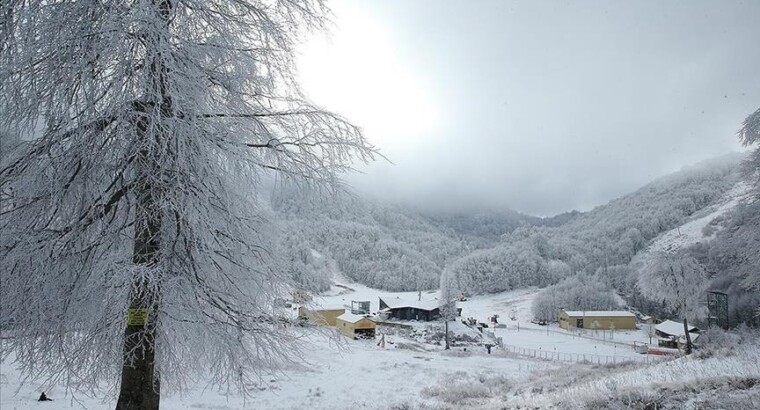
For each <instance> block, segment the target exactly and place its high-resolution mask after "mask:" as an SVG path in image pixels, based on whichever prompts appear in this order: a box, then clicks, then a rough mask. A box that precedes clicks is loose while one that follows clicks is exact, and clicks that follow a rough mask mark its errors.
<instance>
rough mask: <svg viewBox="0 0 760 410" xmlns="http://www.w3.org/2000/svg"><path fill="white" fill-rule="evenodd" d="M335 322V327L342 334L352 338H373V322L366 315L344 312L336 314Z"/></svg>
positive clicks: (374, 326) (374, 327)
mask: <svg viewBox="0 0 760 410" xmlns="http://www.w3.org/2000/svg"><path fill="white" fill-rule="evenodd" d="M335 322H336V324H335V327H337V328H338V330H340V333H341V334H342V335H343V336H346V337H350V338H352V339H374V338H375V329H376V325H375V322H374V321H373V320H372V319H370V318H368V317H366V316H362V315H355V314H353V313H348V312H346V313H344V314H342V315H340V316H338V317H337V318H336V319H335Z"/></svg>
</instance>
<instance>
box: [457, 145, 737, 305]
mask: <svg viewBox="0 0 760 410" xmlns="http://www.w3.org/2000/svg"><path fill="white" fill-rule="evenodd" d="M741 160H742V156H741V155H729V156H726V157H721V158H716V159H714V160H710V161H705V162H703V163H700V164H697V165H695V166H693V167H690V168H687V169H684V170H682V171H679V172H677V173H674V174H672V175H668V176H666V177H663V178H660V179H658V180H656V181H654V182H652V183H650V184H647V185H646V186H644V187H642V188H640V189H638V190H636V191H635V192H633V193H631V194H628V195H626V196H623V197H621V198H618V199H615V200H612V201H610V202H609V203H607V204H605V205H602V206H599V207H597V208H595V209H593V210H591V211H589V212H584V213H579V214H577V215H575V216H574V217H572V218H570V219H568V220H567V221H566V222H565V223H563V224H561V225H559V226H523V227H520V228H518V229H516V230H515V231H514V232H512V233H511V234H509V235H504V236H503V241H502V243H500V244H498V245H496V246H494V247H493V248H490V249H482V250H476V251H474V252H472V253H470V254H468V255H465V256H463V257H462V258H460V259H458V260H456V261H454V262H453V263H452V264H451V265H449V266H448V267H447V270H448V271H449V272H450V273H451V275H450V277H451V280H449V278H448V276H447V282H449V283H451V284H452V286H454V287H457V288H459V289H461V290H463V291H467V292H471V293H488V292H500V291H503V290H510V289H516V288H521V287H526V286H546V285H548V284H552V283H557V282H558V281H560V280H562V279H563V278H564V277H567V276H568V275H574V274H577V273H580V272H585V273H587V274H594V273H596V272H597V271H598V270H600V269H602V271H603V273H604V272H608V271H610V272H612V271H614V269H609V268H613V267H621V266H626V265H628V263H629V262H630V261H631V259H632V258H633V257H634V255H635V254H636V253H637V252H639V251H641V250H642V249H645V248H646V246H648V244H649V241H651V240H652V239H654V238H656V237H657V236H658V235H660V234H662V233H663V232H667V231H670V230H671V229H674V228H676V227H679V226H681V225H682V224H683V223H684V222H686V221H690V220H691V218H694V217H696V216H697V215H702V216H707V214H709V213H711V212H715V210H717V209H718V208H720V206H721V204H722V199H721V198H724V195H726V193H727V192H728V191H730V190H731V189H732V188H734V186H735V185H736V184H737V182H738V181H739V180H740V163H741ZM726 206H728V205H726ZM712 207H715V210H713V211H707V209H712ZM703 210H704V211H703ZM701 211H703V212H704V214H700V213H699V212H701ZM616 281H617V282H619V283H614V282H616ZM609 282H610V283H611V284H613V285H617V286H620V287H619V288H618V290H619V291H625V290H629V289H628V288H630V286H629V285H630V284H629V283H622V282H621V281H618V280H617V279H615V280H613V279H610V281H609Z"/></svg>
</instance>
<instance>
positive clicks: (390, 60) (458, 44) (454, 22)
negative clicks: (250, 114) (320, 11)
mask: <svg viewBox="0 0 760 410" xmlns="http://www.w3.org/2000/svg"><path fill="white" fill-rule="evenodd" d="M330 4H331V6H332V8H333V11H334V13H335V19H334V22H335V27H334V28H333V30H332V34H331V36H330V37H329V38H328V37H325V36H322V35H319V36H315V37H314V38H312V39H311V40H310V41H309V42H308V43H307V44H306V45H304V46H303V47H302V51H301V53H302V55H301V57H300V60H299V68H300V71H301V77H302V79H303V83H304V87H305V89H306V92H307V94H308V95H309V96H310V97H311V98H312V99H313V100H314V101H315V102H316V103H318V104H320V105H322V106H324V107H326V108H328V109H330V110H333V111H336V112H338V113H341V114H343V115H345V116H347V117H348V118H349V119H350V120H352V121H353V122H355V123H357V124H358V125H360V126H362V127H363V129H364V131H365V133H366V135H367V137H368V138H369V140H370V141H371V142H372V143H374V144H375V145H377V146H378V147H380V149H381V150H382V152H383V153H384V154H385V155H386V156H388V157H389V159H390V160H391V161H393V164H389V163H386V162H382V161H381V162H378V163H375V164H373V165H371V166H369V167H361V169H362V170H363V171H364V174H359V175H352V176H349V177H348V178H347V179H348V180H349V182H350V183H351V184H352V185H354V186H355V187H357V188H358V189H359V190H360V191H364V192H368V193H371V194H372V195H374V196H375V197H378V198H381V199H384V200H387V201H390V202H399V203H406V204H412V205H416V206H421V207H429V208H431V209H444V210H467V209H499V208H511V209H514V210H518V211H521V212H525V213H529V214H533V215H551V214H556V213H559V212H563V211H568V210H571V209H578V210H588V209H590V208H593V207H594V206H596V205H600V204H603V203H605V202H607V201H609V200H610V199H612V198H616V197H619V196H621V195H624V194H626V193H628V192H630V191H632V190H634V189H636V188H638V187H640V186H641V185H644V184H646V183H647V182H649V181H651V180H652V179H654V178H657V177H659V176H662V175H665V174H668V173H670V172H673V171H676V170H678V169H680V168H682V167H683V166H686V165H689V164H693V163H695V162H698V161H700V160H702V159H706V158H711V157H715V156H718V155H722V154H725V153H727V152H730V151H736V150H739V149H741V147H740V145H739V144H738V141H737V139H736V135H735V133H736V130H737V128H738V127H739V124H740V123H741V121H742V120H743V119H744V118H745V117H746V116H747V115H748V114H750V113H751V112H753V111H754V110H756V109H757V108H758V107H760V78H759V77H760V44H759V43H760V1H755V0H746V1H743V2H740V1H736V2H733V1H725V0H721V1H717V0H716V1H710V2H703V1H692V0H690V1H665V2H663V1H614V2H613V1H588V2H584V1H540V2H537V1H506V0H491V1H486V0H482V1H475V0H458V1H453V0H451V1H448V0H447V1H444V0H426V1H423V0H414V1H411V0H338V1H332V2H330Z"/></svg>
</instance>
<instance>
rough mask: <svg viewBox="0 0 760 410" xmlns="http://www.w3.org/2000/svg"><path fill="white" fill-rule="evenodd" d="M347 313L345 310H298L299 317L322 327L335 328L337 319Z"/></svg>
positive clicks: (302, 308)
mask: <svg viewBox="0 0 760 410" xmlns="http://www.w3.org/2000/svg"><path fill="white" fill-rule="evenodd" d="M345 312H346V309H345V308H338V309H314V310H311V309H306V308H305V307H303V306H301V307H299V308H298V317H299V318H300V319H304V320H308V321H310V322H313V323H315V324H318V325H322V326H335V319H336V318H337V317H338V316H340V315H342V314H343V313H345Z"/></svg>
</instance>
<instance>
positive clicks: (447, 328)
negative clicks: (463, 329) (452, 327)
mask: <svg viewBox="0 0 760 410" xmlns="http://www.w3.org/2000/svg"><path fill="white" fill-rule="evenodd" d="M443 321H444V322H445V323H446V349H444V350H449V318H444V319H443Z"/></svg>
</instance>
